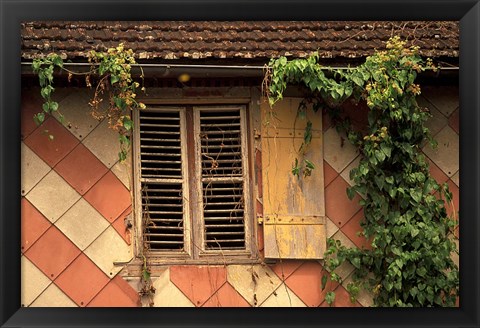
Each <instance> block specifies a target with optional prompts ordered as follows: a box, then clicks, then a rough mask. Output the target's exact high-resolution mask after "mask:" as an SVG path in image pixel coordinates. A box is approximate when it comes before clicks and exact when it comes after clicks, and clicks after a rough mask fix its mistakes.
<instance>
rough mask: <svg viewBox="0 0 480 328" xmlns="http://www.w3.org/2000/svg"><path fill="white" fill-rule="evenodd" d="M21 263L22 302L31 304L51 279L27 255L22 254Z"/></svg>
mask: <svg viewBox="0 0 480 328" xmlns="http://www.w3.org/2000/svg"><path fill="white" fill-rule="evenodd" d="M20 264H21V279H20V280H21V289H22V291H21V295H22V297H21V302H22V305H23V306H29V305H30V304H31V303H32V302H33V301H34V300H35V298H37V297H38V295H40V293H41V292H43V291H44V290H45V289H46V288H47V286H48V285H49V284H50V282H51V281H50V279H48V277H47V276H45V275H44V274H43V273H42V272H41V271H40V270H38V268H37V267H36V266H35V265H34V264H33V263H32V262H30V260H29V259H27V258H26V257H25V256H22V258H21V261H20Z"/></svg>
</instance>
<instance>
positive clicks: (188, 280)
mask: <svg viewBox="0 0 480 328" xmlns="http://www.w3.org/2000/svg"><path fill="white" fill-rule="evenodd" d="M170 281H171V282H173V283H174V284H175V286H177V288H178V289H180V290H181V291H182V292H183V294H185V296H187V297H188V298H189V299H190V301H192V303H193V304H195V306H202V304H203V303H205V301H207V300H208V299H209V298H210V297H211V296H212V295H213V294H214V293H215V292H216V291H217V290H218V289H219V288H220V287H221V286H222V285H223V284H224V283H225V282H226V281H227V270H226V269H225V267H223V266H222V267H220V266H192V265H189V266H186V265H185V266H171V267H170Z"/></svg>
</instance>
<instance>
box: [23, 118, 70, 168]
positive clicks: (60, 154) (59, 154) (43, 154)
mask: <svg viewBox="0 0 480 328" xmlns="http://www.w3.org/2000/svg"><path fill="white" fill-rule="evenodd" d="M50 135H51V136H52V137H53V139H50V138H49V136H50ZM25 144H26V145H27V146H28V147H30V149H32V150H33V151H34V152H35V153H36V154H37V155H38V156H39V157H40V158H41V159H42V160H44V161H45V162H46V163H47V164H48V165H49V166H50V167H53V166H55V165H56V164H57V163H58V162H60V160H61V159H62V158H64V157H65V155H67V154H68V153H69V152H70V151H71V150H72V149H73V148H74V147H75V146H76V145H77V144H78V140H77V139H76V138H75V137H74V136H73V135H72V134H71V133H70V132H68V130H67V129H65V128H64V127H63V126H62V125H60V123H58V122H57V120H56V119H54V118H53V117H50V118H48V119H47V120H45V122H44V123H43V124H42V125H40V126H39V127H38V128H37V129H36V130H35V131H33V132H32V134H30V135H29V136H28V137H27V138H26V139H25Z"/></svg>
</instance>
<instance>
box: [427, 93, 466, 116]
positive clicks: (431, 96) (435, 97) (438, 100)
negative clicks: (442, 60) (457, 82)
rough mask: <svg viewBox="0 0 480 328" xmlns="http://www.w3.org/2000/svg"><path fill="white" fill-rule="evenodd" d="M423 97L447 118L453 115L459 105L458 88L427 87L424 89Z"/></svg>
mask: <svg viewBox="0 0 480 328" xmlns="http://www.w3.org/2000/svg"><path fill="white" fill-rule="evenodd" d="M422 95H423V96H424V97H425V98H426V99H427V100H428V101H429V102H431V103H432V104H433V105H434V106H435V107H436V108H437V109H438V110H439V111H440V112H442V114H443V115H445V116H446V117H449V116H450V115H452V113H453V112H454V111H455V109H457V108H458V105H459V97H458V87H450V86H442V87H438V86H426V87H423V88H422Z"/></svg>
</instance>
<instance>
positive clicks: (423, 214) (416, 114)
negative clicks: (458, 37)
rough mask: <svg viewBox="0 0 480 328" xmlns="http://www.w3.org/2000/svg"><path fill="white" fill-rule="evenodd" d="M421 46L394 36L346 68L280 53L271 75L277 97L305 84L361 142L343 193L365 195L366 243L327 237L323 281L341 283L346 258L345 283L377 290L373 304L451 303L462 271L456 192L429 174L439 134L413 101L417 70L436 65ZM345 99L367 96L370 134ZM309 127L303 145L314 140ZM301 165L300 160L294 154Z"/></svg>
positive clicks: (316, 105)
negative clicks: (347, 115) (428, 153)
mask: <svg viewBox="0 0 480 328" xmlns="http://www.w3.org/2000/svg"><path fill="white" fill-rule="evenodd" d="M418 50H419V49H418V47H410V48H407V47H405V42H403V41H401V40H400V39H399V38H398V37H394V38H392V39H390V40H389V41H388V42H387V45H386V50H382V51H377V52H376V53H375V54H373V55H371V56H369V57H367V58H366V61H365V62H364V63H363V64H361V65H359V66H357V67H354V68H351V69H349V70H343V71H342V70H333V69H330V70H325V68H323V67H321V65H320V64H319V63H318V56H317V55H313V56H311V57H309V58H307V59H295V60H291V61H288V60H287V59H286V58H285V57H281V58H278V59H273V60H271V62H270V64H269V66H270V67H271V69H270V70H269V71H267V75H266V79H265V81H266V84H265V85H266V87H267V88H265V91H266V93H267V96H268V98H269V102H270V105H272V106H273V105H274V104H275V102H277V101H278V100H280V99H282V96H283V93H284V91H285V89H286V87H287V85H288V84H303V85H305V86H306V87H307V88H308V89H309V90H310V94H309V96H308V99H307V101H309V102H311V103H312V104H313V110H315V111H318V110H320V109H322V108H324V109H325V110H327V112H328V113H329V114H330V115H331V116H332V118H333V122H334V123H335V124H336V126H337V129H340V130H343V131H344V132H345V133H346V135H347V138H348V140H349V141H350V142H351V143H352V144H353V145H355V146H356V147H358V150H359V152H360V154H361V160H360V163H359V165H358V167H356V168H354V169H353V170H352V171H351V172H350V177H351V179H352V180H353V181H354V183H355V185H354V186H353V187H351V188H348V189H347V194H348V197H349V198H350V199H353V198H354V197H355V195H357V194H358V195H360V196H361V197H360V201H359V203H360V205H361V206H362V207H363V210H364V215H365V220H364V222H363V223H362V231H361V232H360V234H361V235H363V236H364V237H365V238H366V239H367V240H368V241H370V247H368V248H362V249H359V248H348V247H346V246H344V245H342V244H341V242H340V241H338V240H333V239H328V241H327V251H326V253H325V267H326V269H327V270H328V272H329V274H328V275H326V276H324V277H323V279H322V288H325V286H326V284H327V280H328V279H331V280H333V281H337V282H342V278H341V277H340V276H339V275H338V274H337V273H336V271H335V269H337V268H338V267H339V266H340V265H341V264H342V263H344V262H349V263H350V264H351V265H352V266H353V268H354V271H353V274H352V282H350V283H349V284H347V291H348V292H349V294H350V298H351V300H352V301H355V300H356V298H357V297H358V295H359V293H360V291H361V290H362V289H365V290H367V291H370V292H372V293H373V300H374V306H398V307H409V306H454V305H455V301H456V298H457V296H458V292H459V271H458V267H457V265H456V264H455V263H454V261H453V260H452V254H453V253H458V250H457V248H456V244H455V239H456V237H455V235H454V233H453V231H454V228H455V227H456V224H457V218H456V215H455V214H454V215H452V216H449V215H447V211H446V207H445V203H449V204H451V203H452V202H451V201H452V195H451V193H450V192H449V190H448V187H447V185H446V184H443V185H439V184H438V183H437V182H436V181H435V180H434V179H433V178H432V177H431V176H430V173H429V169H428V163H427V162H426V160H425V156H424V155H423V154H422V152H421V149H420V147H421V145H423V143H424V142H425V141H429V142H430V143H431V144H432V146H435V142H434V141H433V140H432V138H431V137H430V135H429V130H428V129H427V128H426V126H425V122H426V121H427V119H428V118H429V117H430V116H431V115H430V113H429V112H428V110H427V109H425V108H422V107H420V106H419V105H418V104H417V102H416V96H418V95H419V94H420V92H421V90H420V86H419V85H417V84H415V79H416V77H417V74H418V73H419V72H421V71H424V70H428V69H430V70H435V69H436V68H435V66H434V65H433V63H432V61H431V60H430V59H427V60H424V59H422V58H421V57H420V56H419V55H418ZM327 75H328V76H327ZM347 99H354V100H355V101H364V102H366V104H367V106H368V108H369V111H368V126H367V129H368V131H367V132H366V133H365V131H359V130H356V129H355V128H354V127H353V125H352V124H349V122H348V120H342V119H341V115H340V114H341V109H340V105H341V104H342V103H343V102H345V101H346V100H347ZM304 110H305V109H304V108H299V111H300V112H301V111H304ZM300 115H301V114H300ZM307 127H308V125H307ZM305 133H306V137H305V142H304V145H302V147H305V146H307V145H308V140H309V138H308V136H307V134H308V131H306V132H305ZM305 163H307V162H306V161H305ZM295 166H300V165H299V164H298V161H297V163H296V165H295V164H294V167H295ZM292 172H293V170H292ZM299 172H300V168H299V169H298V170H297V171H295V172H293V173H294V174H297V175H298V174H299ZM326 299H327V302H328V303H329V304H332V303H333V301H334V299H335V293H334V292H333V291H329V292H328V293H327V294H326Z"/></svg>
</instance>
